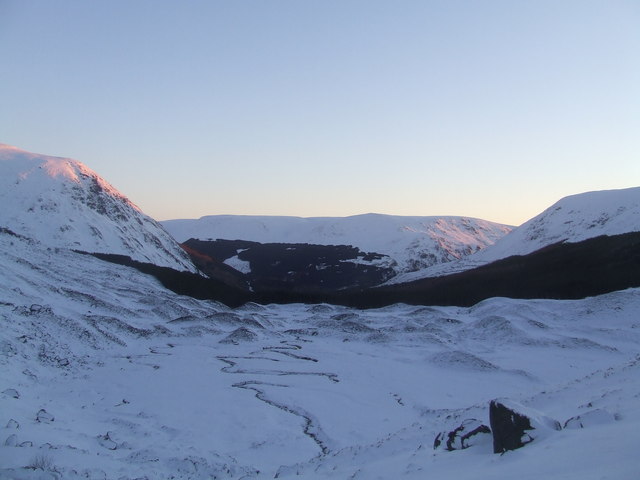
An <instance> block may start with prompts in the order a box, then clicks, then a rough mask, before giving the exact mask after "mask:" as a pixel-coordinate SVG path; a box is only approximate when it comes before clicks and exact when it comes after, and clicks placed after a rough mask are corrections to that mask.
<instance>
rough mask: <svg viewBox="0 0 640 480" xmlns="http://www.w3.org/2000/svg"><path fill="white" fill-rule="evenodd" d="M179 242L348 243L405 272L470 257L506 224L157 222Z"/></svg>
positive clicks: (251, 218) (430, 220) (453, 219)
mask: <svg viewBox="0 0 640 480" xmlns="http://www.w3.org/2000/svg"><path fill="white" fill-rule="evenodd" d="M160 223H161V224H162V225H163V226H164V227H165V228H166V229H167V231H168V232H169V233H171V234H172V235H173V236H174V238H176V239H177V240H178V241H179V242H185V241H186V240H189V239H191V238H194V239H198V240H206V239H223V240H248V241H254V242H260V243H295V244H303V243H307V244H310V245H350V246H354V247H357V248H359V249H360V250H362V251H365V252H375V253H378V254H382V255H387V256H389V257H390V258H392V259H393V260H394V261H395V262H396V263H397V267H396V271H397V272H398V273H400V272H408V271H415V270H419V269H422V268H426V267H429V266H431V265H434V264H438V263H442V262H450V261H452V260H455V259H458V258H461V257H463V256H465V255H469V254H471V253H473V252H475V251H477V250H480V249H483V248H486V247H487V246H488V245H491V244H493V243H494V242H495V241H496V240H497V239H498V238H501V237H502V236H504V235H505V234H506V233H507V232H509V231H510V230H511V227H510V226H508V225H503V224H498V223H494V222H489V221H487V220H481V219H476V218H471V217H458V216H424V217H419V216H399V215H385V214H377V213H369V214H362V215H353V216H349V217H306V218H305V217H288V216H259V215H208V216H204V217H201V218H199V219H176V220H164V221H162V222H160Z"/></svg>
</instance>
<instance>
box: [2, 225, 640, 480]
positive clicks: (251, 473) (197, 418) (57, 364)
mask: <svg viewBox="0 0 640 480" xmlns="http://www.w3.org/2000/svg"><path fill="white" fill-rule="evenodd" d="M0 241H1V242H2V245H0V246H1V247H2V248H1V249H0V251H1V252H2V253H1V258H0V261H1V262H2V263H1V264H2V266H3V273H4V274H3V276H2V278H1V279H0V282H1V283H0V372H1V373H0V479H45V478H62V479H75V478H78V479H79V478H83V479H84V478H95V479H105V478H106V479H123V480H124V479H134V478H148V479H209V478H237V479H239V478H274V477H277V478H296V477H303V478H336V479H347V478H354V479H358V478H360V479H376V478H379V479H392V478H406V479H424V478H457V479H474V478H493V479H500V478H504V479H507V478H514V477H517V478H520V479H528V478H531V479H533V478H536V479H537V478H562V479H580V480H585V479H632V478H637V476H638V474H639V472H640V462H638V460H637V455H636V452H635V450H636V445H635V442H633V441H632V439H634V438H637V432H638V430H639V429H640V409H639V408H638V406H640V355H639V353H640V351H639V348H638V346H639V345H640V317H639V316H638V312H640V289H630V290H626V291H621V292H615V293H612V294H608V295H603V296H600V297H593V298H589V299H585V300H579V301H552V300H528V301H524V300H509V299H503V298H495V299H490V300H487V301H484V302H482V303H480V304H478V305H476V306H474V307H471V308H457V307H446V308H445V307H415V306H407V305H395V306H392V307H386V308H382V309H377V310H367V311H361V310H354V309H348V308H345V307H335V306H330V305H299V304H298V305H286V306H278V305H267V306H261V305H256V304H248V305H245V306H244V307H241V308H237V309H229V308H227V307H224V306H223V305H220V304H217V303H214V302H205V301H196V300H194V299H191V298H188V297H180V296H177V295H175V294H172V293H171V292H169V291H167V290H164V289H163V288H162V287H161V286H160V285H159V284H158V283H157V282H156V281H155V280H154V279H153V278H151V277H148V276H145V275H142V274H140V273H138V272H136V271H135V270H132V269H129V268H127V267H120V266H117V265H112V264H107V263H105V262H101V261H99V260H97V259H95V258H92V257H87V256H82V255H77V254H74V253H73V252H70V251H64V250H60V251H58V252H52V251H50V250H47V249H45V248H41V247H40V246H39V245H38V244H37V242H34V241H28V240H26V239H20V238H13V237H10V236H9V235H6V234H3V235H1V236H0ZM54 253H55V254H54ZM496 397H508V398H510V399H513V400H515V401H517V402H520V403H522V404H524V405H526V406H527V407H530V408H534V409H537V410H540V411H542V412H544V413H545V414H546V415H549V416H551V417H553V418H555V419H557V420H558V421H560V423H564V422H565V421H566V420H568V419H569V418H571V417H575V416H577V415H582V416H585V414H587V413H588V412H591V411H596V410H597V412H596V413H595V414H591V415H590V416H589V415H586V416H585V418H592V420H589V421H585V422H584V426H585V428H578V429H569V428H567V429H563V430H561V431H558V432H553V434H550V435H548V436H545V437H543V438H539V439H536V440H535V441H534V442H533V443H531V444H530V445H527V446H526V447H525V448H523V449H520V450H516V451H512V452H507V453H506V454H504V455H495V454H493V453H492V448H491V444H490V442H489V443H486V442H485V443H482V444H480V445H477V446H474V447H472V448H469V449H467V450H460V451H454V452H446V451H442V450H434V449H433V441H434V438H435V436H436V435H437V434H438V433H439V432H441V431H449V430H452V429H453V428H455V427H456V426H458V425H459V424H460V422H461V421H462V420H464V419H466V418H477V419H479V420H481V421H483V422H485V423H486V424H488V422H489V419H488V406H489V401H490V400H491V399H493V398H496ZM29 466H31V467H37V466H39V467H42V468H38V469H34V468H25V467H29Z"/></svg>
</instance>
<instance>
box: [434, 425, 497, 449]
mask: <svg viewBox="0 0 640 480" xmlns="http://www.w3.org/2000/svg"><path fill="white" fill-rule="evenodd" d="M490 438H491V429H489V427H487V426H486V425H484V424H483V423H482V422H480V421H479V420H476V419H475V418H468V419H466V420H463V421H462V423H461V424H460V425H459V426H458V427H456V428H455V429H453V430H451V431H450V432H440V433H439V434H438V435H437V436H436V438H435V440H434V442H433V448H434V450H435V449H438V448H444V449H445V450H448V451H453V450H463V449H465V448H469V447H472V446H473V445H476V444H478V443H482V442H484V441H486V440H489V439H490Z"/></svg>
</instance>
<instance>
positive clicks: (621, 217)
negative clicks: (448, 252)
mask: <svg viewBox="0 0 640 480" xmlns="http://www.w3.org/2000/svg"><path fill="white" fill-rule="evenodd" d="M637 231H640V187H635V188H625V189H620V190H601V191H596V192H586V193H580V194H577V195H571V196H568V197H565V198H563V199H561V200H559V201H558V202H556V203H554V204H553V205H551V206H550V207H549V208H547V209H546V210H545V211H544V212H542V213H541V214H540V215H536V216H535V217H533V218H532V219H531V220H529V221H527V222H525V223H524V224H522V225H521V226H520V227H517V228H515V229H513V230H512V231H511V232H510V233H509V234H507V235H505V236H504V237H502V238H500V239H499V240H497V241H496V242H495V243H494V244H493V245H490V246H488V247H487V248H485V249H483V250H480V251H478V252H477V253H475V254H472V255H469V256H466V257H463V258H461V259H459V260H455V261H452V262H449V263H445V264H438V265H434V266H432V267H429V268H426V269H423V270H420V271H416V272H409V273H406V274H403V275H398V276H397V277H394V278H393V279H391V280H390V281H389V283H403V282H409V281H412V280H417V279H420V278H425V277H437V276H441V275H448V274H451V273H456V272H461V271H464V270H469V269H471V268H475V267H479V266H481V265H486V264H487V263H491V262H494V261H496V260H499V259H502V258H507V257H510V256H512V255H526V254H528V253H531V252H534V251H536V250H539V249H541V248H543V247H546V246H547V245H552V244H554V243H558V242H570V243H576V242H581V241H583V240H587V239H589V238H594V237H597V236H600V235H619V234H622V233H628V232H637Z"/></svg>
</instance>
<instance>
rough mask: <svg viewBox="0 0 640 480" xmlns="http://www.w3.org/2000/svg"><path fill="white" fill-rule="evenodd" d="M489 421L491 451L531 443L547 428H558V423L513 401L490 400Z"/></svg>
mask: <svg viewBox="0 0 640 480" xmlns="http://www.w3.org/2000/svg"><path fill="white" fill-rule="evenodd" d="M489 422H490V425H491V431H492V432H493V452H494V453H504V452H506V451H507V450H515V449H517V448H521V447H524V446H525V445H526V444H528V443H531V442H532V441H533V440H535V439H536V438H539V437H540V436H542V435H544V434H545V433H546V432H547V431H549V430H560V429H561V428H562V427H561V426H560V423H559V422H557V421H556V420H553V419H551V418H549V417H547V416H545V415H543V414H541V413H540V412H537V411H535V410H533V409H530V408H527V407H524V406H522V405H519V404H517V403H515V402H510V401H503V400H492V401H491V404H490V405H489Z"/></svg>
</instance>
